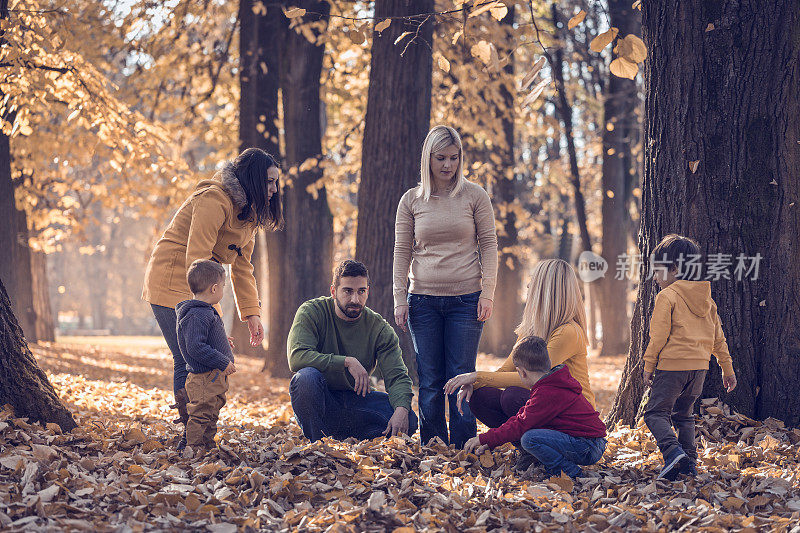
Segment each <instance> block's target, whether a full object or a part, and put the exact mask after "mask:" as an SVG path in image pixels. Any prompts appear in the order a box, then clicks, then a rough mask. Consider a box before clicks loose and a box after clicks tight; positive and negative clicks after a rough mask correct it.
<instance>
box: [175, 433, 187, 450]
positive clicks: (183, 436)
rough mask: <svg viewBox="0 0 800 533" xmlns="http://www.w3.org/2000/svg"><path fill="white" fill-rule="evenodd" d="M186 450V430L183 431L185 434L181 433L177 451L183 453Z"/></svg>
mask: <svg viewBox="0 0 800 533" xmlns="http://www.w3.org/2000/svg"><path fill="white" fill-rule="evenodd" d="M184 448H186V430H185V429H184V430H183V433H181V440H179V441H178V448H177V450H178V451H179V452H182V451H183V450H184Z"/></svg>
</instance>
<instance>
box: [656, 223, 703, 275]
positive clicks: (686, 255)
mask: <svg viewBox="0 0 800 533" xmlns="http://www.w3.org/2000/svg"><path fill="white" fill-rule="evenodd" d="M692 256H695V257H697V258H699V256H700V245H699V244H697V242H696V241H694V240H692V239H690V238H689V237H684V236H683V235H678V234H677V233H670V234H669V235H667V236H666V237H664V238H663V239H661V242H660V243H658V245H657V246H656V248H655V250H653V256H652V257H653V260H654V262H655V263H654V264H657V265H658V266H659V267H666V268H667V270H672V269H676V270H677V271H678V273H677V275H676V276H675V277H676V278H677V279H686V276H687V275H688V273H689V271H688V270H684V269H683V268H681V267H682V265H683V264H684V263H685V262H686V261H688V260H689V259H691V258H692Z"/></svg>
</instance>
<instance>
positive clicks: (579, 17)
mask: <svg viewBox="0 0 800 533" xmlns="http://www.w3.org/2000/svg"><path fill="white" fill-rule="evenodd" d="M585 18H586V11H584V10H583V9H581V10H580V11H578V13H577V14H576V15H575V16H574V17H572V18H571V19H569V22H568V23H567V29H569V30H571V29H574V28H575V27H576V26H577V25H578V24H580V23H581V22H583V19H585Z"/></svg>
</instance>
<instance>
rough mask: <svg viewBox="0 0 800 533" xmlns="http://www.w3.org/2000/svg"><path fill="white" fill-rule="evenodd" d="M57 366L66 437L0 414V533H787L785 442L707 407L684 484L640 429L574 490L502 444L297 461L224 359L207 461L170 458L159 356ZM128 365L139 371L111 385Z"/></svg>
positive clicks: (254, 391) (792, 513) (333, 449)
mask: <svg viewBox="0 0 800 533" xmlns="http://www.w3.org/2000/svg"><path fill="white" fill-rule="evenodd" d="M64 350H65V349H64V347H62V346H59V345H51V346H50V347H44V348H36V349H35V352H36V354H37V357H38V359H39V361H40V363H42V364H43V366H44V367H45V368H46V369H48V370H52V368H53V367H57V373H51V374H50V375H49V376H50V379H51V380H52V382H53V385H54V386H55V388H56V390H57V391H58V392H59V394H60V395H61V397H62V398H63V400H64V401H65V402H66V403H67V405H68V406H69V407H70V409H71V410H72V411H73V413H75V417H76V421H78V422H79V424H80V427H79V428H77V429H76V430H74V431H73V432H72V433H70V434H62V433H61V432H60V430H59V429H58V427H57V426H54V425H52V424H51V425H48V426H46V427H44V426H41V425H39V424H29V423H28V422H27V421H26V420H23V419H18V418H14V417H13V415H12V414H11V413H10V411H8V410H5V411H3V412H2V413H1V414H0V450H2V451H0V527H2V528H4V529H11V530H20V531H22V530H25V531H33V530H45V529H47V530H52V529H65V530H95V531H110V530H115V531H116V530H119V531H144V530H163V529H169V530H199V531H202V530H206V531H212V532H234V531H248V530H258V529H268V530H307V531H394V532H397V533H404V532H410V531H417V530H425V529H432V530H442V531H485V530H493V529H500V530H508V531H514V530H517V531H540V530H546V529H563V528H575V529H590V530H603V529H607V528H614V529H617V530H624V529H629V528H631V529H632V528H636V529H645V530H651V531H656V530H659V529H665V528H666V529H669V530H672V529H684V530H705V531H722V530H737V531H739V530H741V531H744V530H747V531H755V530H760V529H769V530H778V531H780V530H783V531H789V530H792V528H794V527H796V525H797V524H798V522H800V480H798V475H799V474H798V472H800V470H799V468H798V466H799V461H800V459H799V457H800V444H799V443H800V430H797V429H787V428H785V427H783V425H782V424H781V423H780V422H778V421H775V420H771V419H770V420H766V421H764V422H757V421H754V420H750V419H748V418H747V417H744V416H742V415H739V414H735V413H730V412H729V411H728V409H727V407H726V406H724V405H722V404H720V403H718V402H715V401H713V400H704V402H703V407H702V414H701V417H700V419H699V422H698V435H699V439H700V459H701V467H700V475H699V476H698V477H697V478H696V479H682V480H679V481H677V482H674V483H670V482H666V481H656V480H655V477H656V475H657V473H658V468H659V467H660V464H661V463H660V456H659V454H658V453H657V450H656V447H655V443H654V441H653V440H652V437H650V435H649V432H648V431H647V428H646V427H644V426H642V425H640V426H638V427H636V428H628V427H624V426H620V427H617V428H616V429H615V430H614V431H613V432H611V434H610V436H609V445H608V449H607V451H606V454H605V456H604V458H603V459H602V460H601V462H600V463H599V464H598V465H595V466H591V467H587V468H586V469H585V470H586V472H587V475H588V476H590V477H587V478H582V479H579V480H577V481H575V482H573V481H572V480H571V479H569V478H567V477H564V476H562V477H558V478H550V479H548V478H546V476H544V475H543V474H542V473H541V470H540V469H536V468H533V469H531V470H529V472H528V473H526V474H525V475H524V476H518V475H515V474H513V473H512V472H511V469H510V466H511V465H512V464H513V463H514V454H515V452H514V449H513V447H512V446H511V445H506V446H503V447H501V448H499V449H496V450H494V452H493V453H490V454H487V455H482V456H481V457H477V456H475V455H471V454H470V455H467V454H465V453H464V452H463V451H457V450H453V449H452V448H448V447H446V446H444V444H442V443H441V442H433V443H431V445H429V446H421V445H420V444H419V442H418V441H417V440H416V439H412V438H405V437H404V438H401V437H394V438H391V439H388V440H384V439H375V440H373V441H365V442H355V441H351V442H337V441H333V440H328V439H325V440H324V441H321V442H317V443H313V444H311V443H309V442H308V441H306V440H305V439H303V438H302V435H301V434H300V431H299V429H298V428H297V426H296V424H295V423H294V422H293V420H292V418H291V416H292V413H291V407H290V406H289V397H288V393H287V381H286V380H279V379H269V378H265V377H264V376H263V375H262V374H260V373H259V372H258V369H259V368H260V362H258V361H255V360H248V359H246V358H239V359H238V360H237V367H239V368H240V369H241V370H240V372H239V373H237V374H235V375H234V377H235V378H236V379H235V380H232V384H231V392H230V394H229V400H228V404H227V405H226V406H225V408H224V409H223V411H222V416H221V419H220V429H219V433H218V444H219V449H218V450H216V451H214V452H212V453H211V454H208V455H202V456H198V457H194V456H193V454H191V453H184V454H179V453H177V452H176V451H174V445H175V443H176V441H177V437H178V433H177V430H178V426H175V425H173V424H172V423H170V422H169V421H168V419H169V418H171V417H172V416H173V413H174V411H170V410H169V409H168V408H167V403H168V402H169V401H170V400H171V396H172V394H171V392H168V391H167V390H166V389H167V388H168V386H169V379H168V378H169V375H168V372H163V373H158V372H156V371H155V369H156V368H161V369H162V370H164V369H168V365H169V359H168V358H167V357H166V356H165V355H163V354H162V357H145V356H143V355H142V354H136V353H123V352H119V353H115V352H113V353H112V352H109V351H100V350H95V351H94V352H91V351H85V353H84V354H83V356H82V357H84V359H85V360H84V362H85V363H91V362H92V361H94V362H95V363H97V364H86V365H85V366H84V365H78V366H73V368H74V371H73V372H74V373H68V372H64V368H63V365H57V364H55V359H58V358H57V357H56V355H57V354H59V353H66V355H67V356H68V357H66V358H67V359H69V358H70V357H73V356H74V355H76V353H75V352H78V351H79V349H78V348H75V347H73V348H71V350H72V351H71V352H70V353H72V355H69V353H67V352H65V351H64ZM151 355H152V354H151ZM109 361H116V362H115V364H111V365H108V362H109ZM51 362H52V363H53V365H52V366H51V364H50V363H51ZM101 363H102V364H101ZM142 364H151V365H153V370H154V371H153V372H147V371H142V372H138V370H137V371H134V372H132V373H131V374H129V375H132V376H136V377H135V379H132V380H131V381H127V380H120V379H114V378H115V377H116V378H119V377H120V376H124V375H126V373H128V372H131V368H130V367H133V366H137V365H142ZM145 370H146V369H145ZM79 373H82V374H84V375H78V374H79Z"/></svg>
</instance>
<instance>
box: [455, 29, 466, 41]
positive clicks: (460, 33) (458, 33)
mask: <svg viewBox="0 0 800 533" xmlns="http://www.w3.org/2000/svg"><path fill="white" fill-rule="evenodd" d="M463 34H464V32H463V31H461V30H458V31H457V32H456V34H455V35H453V44H456V43H457V42H458V38H459V37H461V36H462V35H463Z"/></svg>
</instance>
